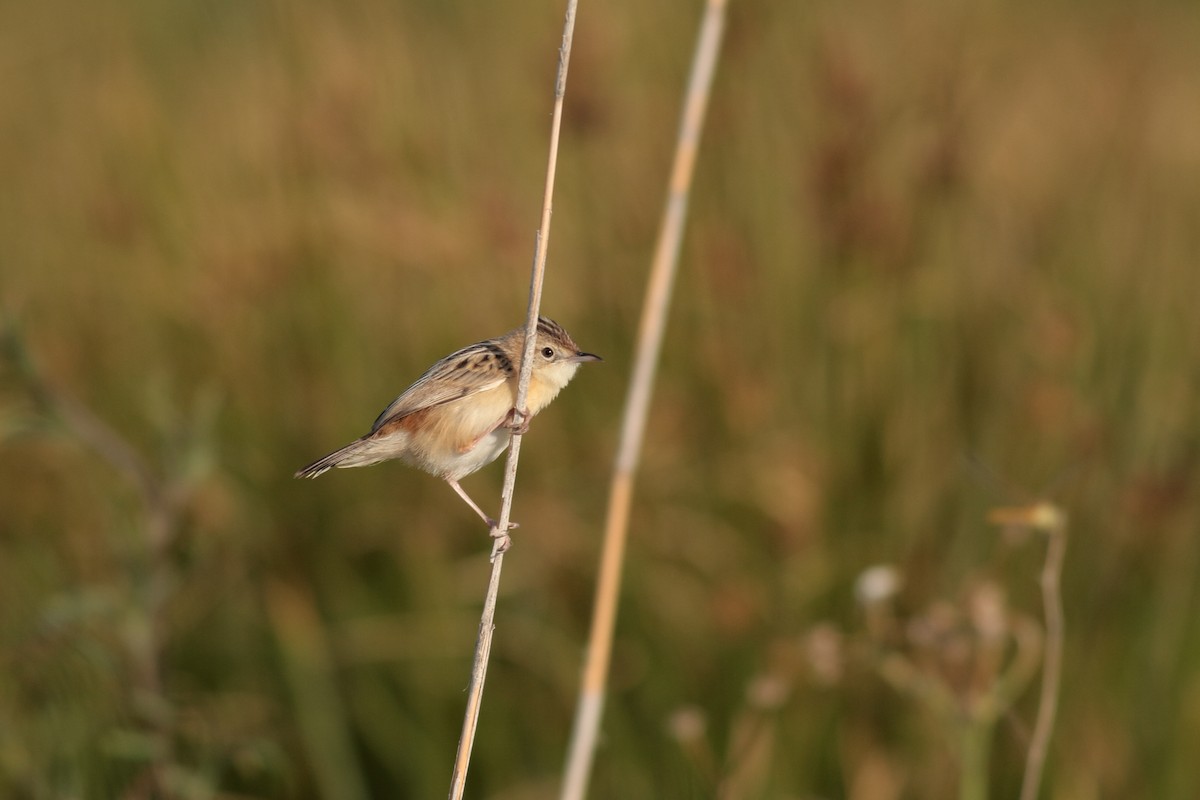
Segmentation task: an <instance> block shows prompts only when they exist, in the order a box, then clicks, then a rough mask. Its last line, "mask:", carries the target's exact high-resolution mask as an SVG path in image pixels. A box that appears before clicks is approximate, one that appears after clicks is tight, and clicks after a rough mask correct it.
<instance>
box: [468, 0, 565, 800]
mask: <svg viewBox="0 0 1200 800" xmlns="http://www.w3.org/2000/svg"><path fill="white" fill-rule="evenodd" d="M577 5H578V0H568V2H567V12H566V19H565V21H564V22H563V35H562V44H561V45H560V47H559V50H558V73H557V75H556V77H555V80H554V111H553V116H552V119H551V123H550V153H549V157H548V158H547V164H546V188H545V191H544V193H543V198H542V216H541V224H540V226H539V228H538V233H537V242H536V245H535V248H534V256H533V271H532V275H531V276H530V280H529V310H528V312H527V314H526V316H525V352H524V353H523V354H522V356H521V369H520V373H519V375H518V383H517V402H516V408H517V409H518V412H520V411H523V410H524V409H525V405H526V398H527V397H528V394H529V378H530V375H531V374H532V371H533V348H534V346H535V344H536V343H537V337H536V332H537V321H538V313H539V310H540V308H541V303H542V283H543V281H544V279H545V275H546V249H547V247H548V246H549V242H550V216H551V209H552V207H553V198H554V176H555V172H556V171H557V166H558V141H559V138H560V132H561V130H562V112H563V96H564V95H565V94H566V89H567V66H568V64H569V63H570V60H571V39H572V37H573V36H574V33H575V9H576V6H577ZM524 421H525V419H524V417H523V416H521V415H520V413H518V414H517V415H516V417H515V418H514V420H513V423H514V425H518V424H520V423H521V422H524ZM521 438H522V437H521V434H520V433H518V432H516V431H514V433H513V437H512V443H511V444H510V445H509V449H508V460H507V461H506V462H505V467H504V488H503V489H502V491H501V505H500V519H499V521H498V522H497V523H496V528H495V529H493V531H492V536H493V537H494V538H495V543H494V545H493V547H492V558H491V561H492V574H491V578H490V579H489V581H488V588H487V594H486V595H485V596H484V602H483V613H482V615H481V617H480V620H479V636H478V638H477V639H476V642H475V659H474V663H473V664H472V667H471V683H470V685H469V687H468V689H467V709H466V712H465V713H464V715H463V727H462V733H461V734H460V736H459V739H458V752H457V753H456V754H455V757H454V772H453V775H452V776H451V780H450V797H451V800H458V799H459V798H461V797H462V796H463V792H464V790H465V789H466V783H467V768H468V766H469V765H470V762H471V748H472V747H473V746H474V743H475V731H476V729H477V727H478V725H479V706H480V703H482V702H483V684H484V680H485V679H486V677H487V667H488V659H489V657H490V655H491V652H492V634H493V633H494V632H495V622H494V620H495V616H496V597H497V595H498V594H499V592H500V569H501V567H502V566H503V564H504V551H505V550H506V549H507V547H508V544H509V541H510V540H509V535H508V526H509V518H510V515H511V513H512V499H513V490H514V488H515V487H516V482H517V460H518V458H519V457H520V452H521Z"/></svg>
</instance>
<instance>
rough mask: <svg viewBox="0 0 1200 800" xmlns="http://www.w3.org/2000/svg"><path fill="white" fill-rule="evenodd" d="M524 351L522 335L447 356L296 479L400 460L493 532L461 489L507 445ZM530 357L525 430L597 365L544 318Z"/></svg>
mask: <svg viewBox="0 0 1200 800" xmlns="http://www.w3.org/2000/svg"><path fill="white" fill-rule="evenodd" d="M524 347H525V329H524V328H523V327H522V328H517V329H516V330H511V331H509V332H508V333H506V334H504V335H503V336H497V337H496V338H495V339H488V340H486V341H482V342H478V343H476V344H473V345H471V346H469V347H464V348H463V349H462V350H459V351H457V352H455V353H451V354H450V355H448V356H446V357H445V358H443V359H442V360H441V361H439V362H437V363H436V364H434V365H433V366H432V367H430V368H429V369H428V370H426V371H425V374H424V375H422V376H421V377H420V378H418V379H417V382H416V383H414V384H413V385H412V386H410V387H408V389H406V390H405V391H404V394H402V395H400V396H399V397H397V398H396V399H395V400H393V401H392V404H391V405H390V406H388V407H387V408H385V409H384V410H383V413H382V414H380V415H379V418H378V419H376V420H375V424H374V425H372V426H371V431H370V433H368V434H366V435H365V436H362V437H360V438H358V439H356V440H354V441H353V442H351V443H350V444H348V445H346V446H345V447H343V448H341V449H340V450H335V451H334V452H332V453H330V454H329V455H327V456H325V457H324V458H320V459H317V460H316V461H314V462H313V463H311V464H309V465H308V466H307V467H304V468H303V469H301V470H300V471H299V472H297V473H296V477H297V478H315V477H317V476H318V475H321V474H322V473H324V472H327V471H328V470H330V469H332V468H333V467H366V466H369V465H371V464H378V463H379V462H380V461H387V460H389V459H393V458H398V459H400V460H401V461H404V462H405V463H407V464H411V465H412V466H414V467H417V468H418V469H422V470H424V471H425V472H428V473H429V474H431V475H436V476H437V477H439V478H441V479H442V480H444V481H446V483H448V484H450V488H452V489H454V491H456V492H458V495H459V496H460V497H461V498H462V499H463V500H465V501H466V502H467V505H469V506H471V508H473V509H475V513H477V514H478V515H479V516H480V517H482V518H483V520H484V521H485V522H486V523H487V524H488V527H489V528H495V527H496V522H495V520H493V519H492V518H491V517H489V516H488V515H487V514H484V513H483V510H482V509H480V507H479V506H478V505H476V504H475V501H474V500H472V499H471V498H470V497H468V496H467V493H466V492H465V491H463V488H462V487H461V486H459V484H458V482H459V481H460V480H461V479H463V478H465V477H466V476H467V475H470V474H471V473H472V472H475V471H477V470H479V469H481V468H482V467H484V466H486V465H487V464H490V463H491V462H492V461H494V460H496V458H497V457H498V456H499V455H500V454H501V453H503V452H504V450H505V448H507V447H508V443H509V441H510V440H511V439H512V433H513V429H514V419H515V418H516V413H515V412H516V408H515V405H516V402H517V370H518V366H519V364H520V362H521V354H522V352H523V350H524ZM533 357H534V362H533V371H532V373H531V374H530V379H529V392H528V396H527V403H528V410H526V411H525V412H524V413H523V414H521V418H522V419H523V423H522V425H521V428H522V429H523V428H524V427H525V426H527V425H528V423H529V420H530V419H531V418H533V416H535V415H536V414H537V413H538V412H539V411H541V410H542V409H543V408H545V407H546V406H547V405H549V403H550V401H551V400H553V399H554V398H555V397H556V396H557V395H558V393H559V392H560V391H561V390H562V388H563V387H564V386H566V385H567V384H568V383H569V382H570V381H571V378H573V377H575V371H576V370H577V369H579V365H580V364H581V363H583V362H584V361H601V360H602V359H601V358H600V356H596V355H592V354H591V353H585V352H583V351H582V350H580V349H579V347H578V346H576V344H575V340H573V339H572V338H571V336H570V334H568V333H567V332H566V331H565V330H563V329H562V326H561V325H559V324H558V323H557V322H555V321H554V320H552V319H547V318H546V317H538V325H537V346H536V348H535V349H534V351H533ZM522 432H524V431H523V430H522Z"/></svg>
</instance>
